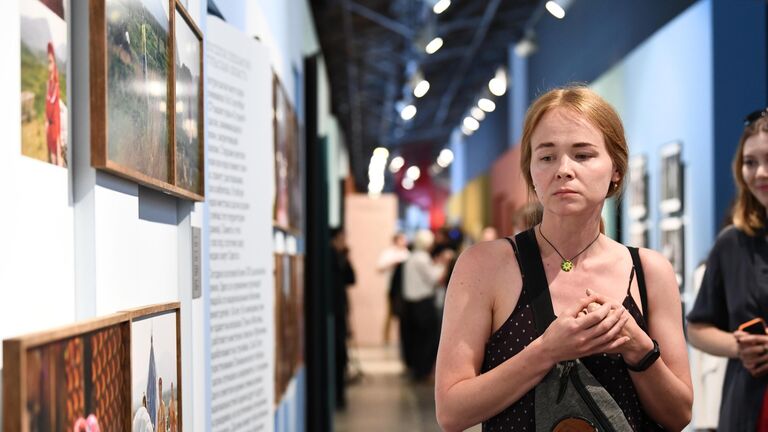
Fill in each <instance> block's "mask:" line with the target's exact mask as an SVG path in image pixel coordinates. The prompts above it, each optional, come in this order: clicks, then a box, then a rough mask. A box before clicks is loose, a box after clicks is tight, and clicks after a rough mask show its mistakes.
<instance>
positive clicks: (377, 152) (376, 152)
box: [373, 147, 389, 161]
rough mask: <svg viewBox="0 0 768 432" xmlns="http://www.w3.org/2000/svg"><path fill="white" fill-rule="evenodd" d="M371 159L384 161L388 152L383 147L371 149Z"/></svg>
mask: <svg viewBox="0 0 768 432" xmlns="http://www.w3.org/2000/svg"><path fill="white" fill-rule="evenodd" d="M373 157H375V158H380V159H384V160H385V161H386V160H387V158H388V157H389V150H387V149H385V148H384V147H376V148H375V149H373Z"/></svg>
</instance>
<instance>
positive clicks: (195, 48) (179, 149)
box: [173, 1, 205, 197]
mask: <svg viewBox="0 0 768 432" xmlns="http://www.w3.org/2000/svg"><path fill="white" fill-rule="evenodd" d="M175 9H176V12H175V16H174V25H173V28H174V32H173V53H174V54H173V57H174V61H173V62H174V67H173V73H174V82H175V87H174V97H175V105H176V120H175V127H174V131H173V133H174V141H175V143H176V145H175V148H176V157H175V159H174V165H175V170H176V178H175V179H176V185H177V186H178V187H180V188H182V189H184V190H187V191H189V192H191V193H193V194H195V195H197V196H198V197H202V196H203V195H204V190H205V188H204V185H203V180H204V179H203V137H204V133H203V111H204V110H203V33H202V32H201V31H200V29H199V28H198V27H197V26H196V25H195V23H194V21H193V20H192V18H191V17H190V16H189V14H188V13H187V11H186V9H185V8H184V7H183V6H182V4H181V2H178V1H177V3H176V8H175Z"/></svg>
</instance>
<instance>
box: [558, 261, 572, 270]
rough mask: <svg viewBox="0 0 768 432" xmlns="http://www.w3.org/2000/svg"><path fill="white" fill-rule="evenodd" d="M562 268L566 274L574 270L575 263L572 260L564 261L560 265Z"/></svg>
mask: <svg viewBox="0 0 768 432" xmlns="http://www.w3.org/2000/svg"><path fill="white" fill-rule="evenodd" d="M560 268H561V269H563V271H565V272H569V271H571V270H573V262H571V260H563V262H562V263H561V264H560Z"/></svg>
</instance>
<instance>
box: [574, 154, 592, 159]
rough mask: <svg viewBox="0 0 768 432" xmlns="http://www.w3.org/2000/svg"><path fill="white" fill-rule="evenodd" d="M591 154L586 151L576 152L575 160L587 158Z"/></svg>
mask: <svg viewBox="0 0 768 432" xmlns="http://www.w3.org/2000/svg"><path fill="white" fill-rule="evenodd" d="M591 156H592V155H590V154H587V153H577V154H576V160H587V159H589V158H590V157H591Z"/></svg>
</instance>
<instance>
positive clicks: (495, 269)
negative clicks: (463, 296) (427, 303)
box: [451, 239, 520, 290]
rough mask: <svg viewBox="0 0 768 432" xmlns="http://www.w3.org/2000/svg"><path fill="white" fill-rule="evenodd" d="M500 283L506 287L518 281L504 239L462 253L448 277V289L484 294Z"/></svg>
mask: <svg viewBox="0 0 768 432" xmlns="http://www.w3.org/2000/svg"><path fill="white" fill-rule="evenodd" d="M510 278H511V279H512V280H510ZM502 279H503V280H507V283H510V282H512V283H513V282H514V280H515V279H517V280H519V279H520V270H519V267H518V265H517V260H516V259H515V253H514V250H513V249H512V246H511V245H510V244H509V242H508V241H507V240H506V239H499V240H493V241H486V242H482V243H477V244H475V245H473V246H471V247H469V248H468V249H466V250H465V251H464V252H462V253H461V255H459V259H458V260H457V262H456V267H455V268H454V270H453V274H452V275H451V286H453V285H465V286H466V285H469V286H472V288H473V290H477V289H482V290H486V289H489V288H492V287H495V286H496V285H497V282H498V281H500V280H502Z"/></svg>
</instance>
